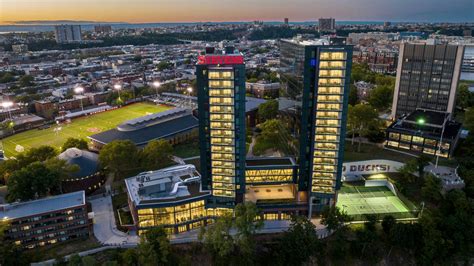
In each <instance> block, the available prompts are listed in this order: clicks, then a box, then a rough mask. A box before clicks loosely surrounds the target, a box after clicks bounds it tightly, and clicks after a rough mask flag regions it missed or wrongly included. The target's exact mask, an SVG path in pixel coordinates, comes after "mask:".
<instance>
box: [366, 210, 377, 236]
mask: <svg viewBox="0 0 474 266" xmlns="http://www.w3.org/2000/svg"><path fill="white" fill-rule="evenodd" d="M365 220H366V221H365V223H364V228H365V229H366V230H368V231H371V232H375V226H376V225H377V215H375V214H366V215H365Z"/></svg>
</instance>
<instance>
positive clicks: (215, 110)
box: [196, 47, 246, 207]
mask: <svg viewBox="0 0 474 266" xmlns="http://www.w3.org/2000/svg"><path fill="white" fill-rule="evenodd" d="M196 76H197V88H198V108H199V109H198V110H199V138H200V154H201V174H202V186H203V189H210V190H211V191H212V196H213V197H212V200H211V202H210V206H216V207H232V206H234V205H235V204H236V203H238V202H242V200H243V194H244V193H245V153H246V151H245V65H244V59H243V56H242V54H240V53H238V52H236V51H235V50H234V48H233V47H227V48H225V51H223V52H220V53H217V52H216V51H215V50H214V48H210V47H208V48H207V49H206V52H205V54H203V55H201V56H199V58H198V65H197V67H196Z"/></svg>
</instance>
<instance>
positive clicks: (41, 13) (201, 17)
mask: <svg viewBox="0 0 474 266" xmlns="http://www.w3.org/2000/svg"><path fill="white" fill-rule="evenodd" d="M329 16H331V17H335V18H336V19H337V20H366V21H367V20H372V21H374V20H377V21H385V20H388V21H453V22H457V21H474V0H0V24H9V23H11V22H14V21H29V20H87V21H109V22H131V23H140V22H194V21H251V20H257V19H258V20H274V21H275V20H278V21H280V20H282V19H283V18H284V17H288V18H290V21H308V20H312V21H314V20H317V18H319V17H329Z"/></svg>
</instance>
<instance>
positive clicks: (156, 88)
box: [153, 81, 161, 98]
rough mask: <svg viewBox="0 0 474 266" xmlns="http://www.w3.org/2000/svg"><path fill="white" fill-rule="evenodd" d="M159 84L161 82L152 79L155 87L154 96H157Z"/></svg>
mask: <svg viewBox="0 0 474 266" xmlns="http://www.w3.org/2000/svg"><path fill="white" fill-rule="evenodd" d="M160 86H161V83H160V82H159V81H154V82H153V87H155V90H156V98H158V88H159V87H160Z"/></svg>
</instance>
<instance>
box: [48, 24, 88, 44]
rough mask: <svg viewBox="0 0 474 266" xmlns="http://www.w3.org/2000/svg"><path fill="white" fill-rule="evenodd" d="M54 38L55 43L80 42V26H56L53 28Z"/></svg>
mask: <svg viewBox="0 0 474 266" xmlns="http://www.w3.org/2000/svg"><path fill="white" fill-rule="evenodd" d="M54 36H55V37H56V42H57V43H71V42H81V41H82V36H81V26H80V25H57V26H54Z"/></svg>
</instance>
